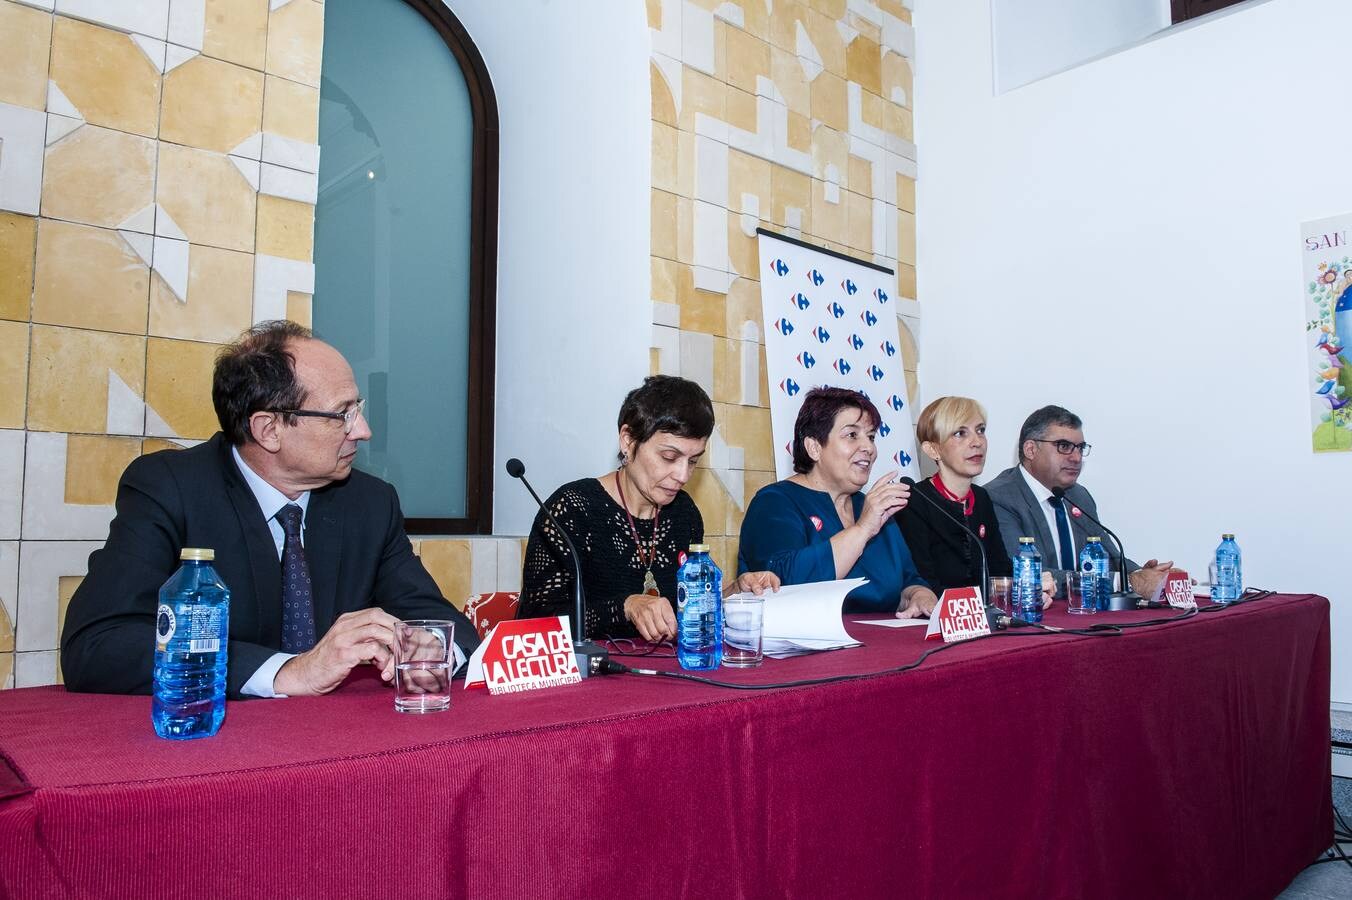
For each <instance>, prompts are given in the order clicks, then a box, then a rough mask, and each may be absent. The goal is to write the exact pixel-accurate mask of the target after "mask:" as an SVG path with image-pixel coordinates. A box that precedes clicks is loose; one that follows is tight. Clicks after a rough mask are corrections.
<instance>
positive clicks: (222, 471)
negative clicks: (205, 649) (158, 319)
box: [61, 321, 478, 698]
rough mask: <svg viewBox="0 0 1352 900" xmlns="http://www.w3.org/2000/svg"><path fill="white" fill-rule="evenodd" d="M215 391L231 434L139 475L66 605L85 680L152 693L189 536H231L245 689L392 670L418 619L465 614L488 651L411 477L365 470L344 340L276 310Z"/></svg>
mask: <svg viewBox="0 0 1352 900" xmlns="http://www.w3.org/2000/svg"><path fill="white" fill-rule="evenodd" d="M211 399H212V403H213V404H214V406H215V409H216V418H217V419H218V420H219V422H220V425H221V431H220V432H219V433H217V434H216V435H215V436H214V437H212V438H211V439H210V440H208V441H206V442H204V443H202V444H199V445H197V446H196V447H192V448H190V449H187V450H166V451H161V452H159V453H152V454H149V455H148V456H143V457H141V458H139V459H137V460H134V461H133V462H132V463H131V465H129V466H127V470H126V471H125V472H124V473H123V475H122V480H121V482H120V483H119V484H118V488H117V516H116V518H114V519H113V522H112V524H111V526H109V533H108V541H107V543H106V544H105V545H104V547H103V548H102V549H100V550H96V551H95V552H94V553H93V554H91V555H90V558H89V574H88V575H87V576H86V577H85V579H84V581H83V582H81V584H80V586H79V588H77V589H76V591H75V595H74V596H73V597H72V598H71V602H70V608H69V611H68V613H67V615H66V623H65V629H64V633H63V634H62V639H61V667H62V672H63V674H64V676H65V683H66V687H67V688H69V689H70V690H75V691H95V692H100V693H118V694H148V693H150V689H151V669H152V665H153V660H154V649H155V611H156V604H157V592H158V590H159V587H160V585H161V584H163V583H164V581H165V580H166V579H167V578H168V577H169V576H170V575H171V574H173V572H174V571H175V570H176V569H177V568H178V565H179V562H178V560H179V551H180V550H182V549H183V548H184V547H204V548H211V549H213V550H214V551H215V553H216V558H215V562H214V563H213V565H214V566H215V568H216V571H217V572H218V573H219V574H220V576H221V578H222V579H223V580H224V581H225V583H226V585H227V586H228V587H229V588H230V592H231V597H230V642H229V648H228V651H229V656H228V662H227V678H226V682H227V688H228V691H229V696H230V697H232V698H239V697H242V696H257V697H277V696H303V695H313V694H325V693H328V692H329V691H332V690H334V689H335V688H337V687H338V686H339V685H340V684H342V683H343V681H344V680H345V679H346V678H347V676H348V674H349V672H350V671H351V670H352V669H353V668H355V667H356V666H358V665H361V664H363V663H370V664H373V665H375V666H376V667H377V668H379V669H380V671H381V675H382V677H383V678H384V679H385V680H386V681H390V680H392V678H393V676H394V660H393V658H392V652H393V650H392V648H393V644H394V628H395V625H396V624H397V621H398V620H400V619H450V620H452V621H454V622H455V643H456V644H457V647H456V654H455V655H456V657H457V662H459V661H460V660H462V659H464V658H465V657H467V656H468V655H469V654H470V653H472V652H473V650H474V648H475V646H476V645H477V644H478V638H477V636H476V634H475V631H474V628H473V626H471V625H470V623H469V621H468V620H467V619H466V618H465V617H464V616H463V615H462V614H461V613H460V612H459V611H458V610H456V608H455V607H454V606H452V605H451V604H450V603H448V602H446V600H445V598H443V597H442V595H441V591H439V590H438V589H437V586H436V583H435V582H434V581H433V580H432V578H431V576H430V575H428V574H427V570H426V569H424V568H423V565H422V563H421V562H420V561H419V560H418V558H417V557H416V556H414V555H413V547H412V545H411V544H410V543H409V539H408V536H407V535H406V534H405V533H404V517H403V513H402V512H401V511H400V508H399V498H398V496H397V495H396V494H395V490H394V488H393V486H391V485H389V484H387V483H386V482H384V481H381V480H380V479H378V478H375V477H374V476H371V475H367V474H366V473H364V472H361V471H358V470H356V469H354V468H353V467H352V464H353V462H354V460H355V459H356V455H357V447H358V445H359V444H360V443H361V442H362V441H365V440H369V439H370V437H371V429H370V426H369V425H368V423H367V421H366V417H365V415H364V414H363V412H364V409H365V403H364V401H363V400H362V399H361V398H360V397H359V396H358V394H357V384H356V381H355V379H354V378H353V375H352V367H351V366H349V365H348V363H347V360H345V359H343V356H342V354H341V353H339V352H338V351H337V350H335V349H334V348H333V347H330V346H329V345H328V344H326V343H324V342H323V341H319V340H316V339H315V338H314V336H313V335H311V334H310V331H309V329H307V328H304V327H302V326H300V325H297V324H295V323H294V322H286V321H277V322H263V323H260V324H259V325H256V326H254V327H253V328H251V329H250V330H249V331H247V332H245V333H244V334H243V335H242V336H241V337H240V339H239V340H238V341H236V342H235V343H234V344H231V345H229V346H227V347H225V348H223V349H222V350H221V353H220V355H219V356H218V357H217V358H216V366H215V370H214V372H213V377H212V387H211ZM283 598H285V601H284V599H283Z"/></svg>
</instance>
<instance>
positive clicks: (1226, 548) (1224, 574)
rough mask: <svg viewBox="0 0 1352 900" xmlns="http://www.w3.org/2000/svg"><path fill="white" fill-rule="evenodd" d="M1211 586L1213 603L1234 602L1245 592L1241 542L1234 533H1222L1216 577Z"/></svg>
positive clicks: (1217, 557) (1217, 556) (1217, 554)
mask: <svg viewBox="0 0 1352 900" xmlns="http://www.w3.org/2000/svg"><path fill="white" fill-rule="evenodd" d="M1214 580H1215V582H1216V583H1215V584H1213V585H1212V586H1211V602H1212V603H1234V602H1235V601H1236V600H1238V599H1239V595H1240V594H1241V593H1243V592H1244V574H1243V570H1242V568H1241V566H1240V553H1239V544H1236V543H1235V536H1234V535H1233V534H1223V535H1221V543H1220V546H1219V547H1217V548H1216V577H1215V579H1214Z"/></svg>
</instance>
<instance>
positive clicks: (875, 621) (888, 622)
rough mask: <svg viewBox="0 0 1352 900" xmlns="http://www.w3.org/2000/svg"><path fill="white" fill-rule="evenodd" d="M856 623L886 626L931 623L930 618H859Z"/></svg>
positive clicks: (896, 626) (898, 626)
mask: <svg viewBox="0 0 1352 900" xmlns="http://www.w3.org/2000/svg"><path fill="white" fill-rule="evenodd" d="M855 624H856V625H881V626H883V627H884V628H914V627H915V626H916V625H922V626H924V625H929V619H898V618H897V617H896V616H893V617H892V618H890V619H859V620H857V621H856V622H855Z"/></svg>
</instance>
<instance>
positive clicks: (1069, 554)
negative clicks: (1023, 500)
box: [1047, 497, 1075, 572]
mask: <svg viewBox="0 0 1352 900" xmlns="http://www.w3.org/2000/svg"><path fill="white" fill-rule="evenodd" d="M1047 502H1048V503H1050V504H1051V505H1052V508H1053V509H1055V510H1056V538H1057V540H1058V541H1059V542H1060V544H1061V568H1063V569H1065V570H1067V571H1070V572H1074V571H1075V541H1073V540H1072V539H1071V537H1070V520H1069V519H1067V518H1066V502H1065V500H1063V499H1062V498H1060V497H1048V498H1047Z"/></svg>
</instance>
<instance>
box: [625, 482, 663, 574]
mask: <svg viewBox="0 0 1352 900" xmlns="http://www.w3.org/2000/svg"><path fill="white" fill-rule="evenodd" d="M615 489H616V490H617V491H619V494H620V506H623V507H624V518H625V519H626V520H627V521H628V522H629V533H630V534H632V535H633V536H634V546H635V547H637V548H638V562H639V565H641V566H643V567H644V569H645V570H646V571H645V572H644V573H643V593H644V594H646V595H647V596H649V597H660V596H662V592H661V591H659V590H658V589H657V579H656V578H654V577H653V563H654V562H656V561H657V519H658V517H659V516H661V515H662V507H660V506H654V507H653V542H652V546H651V547H649V548H648V552H647V554H644V552H643V541H641V540H639V537H638V527H637V526H636V525H634V517H633V516H632V515H631V514H630V513H629V501H627V500H625V499H624V479H623V478H622V477H621V473H620V471H619V470H616V472H615Z"/></svg>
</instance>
